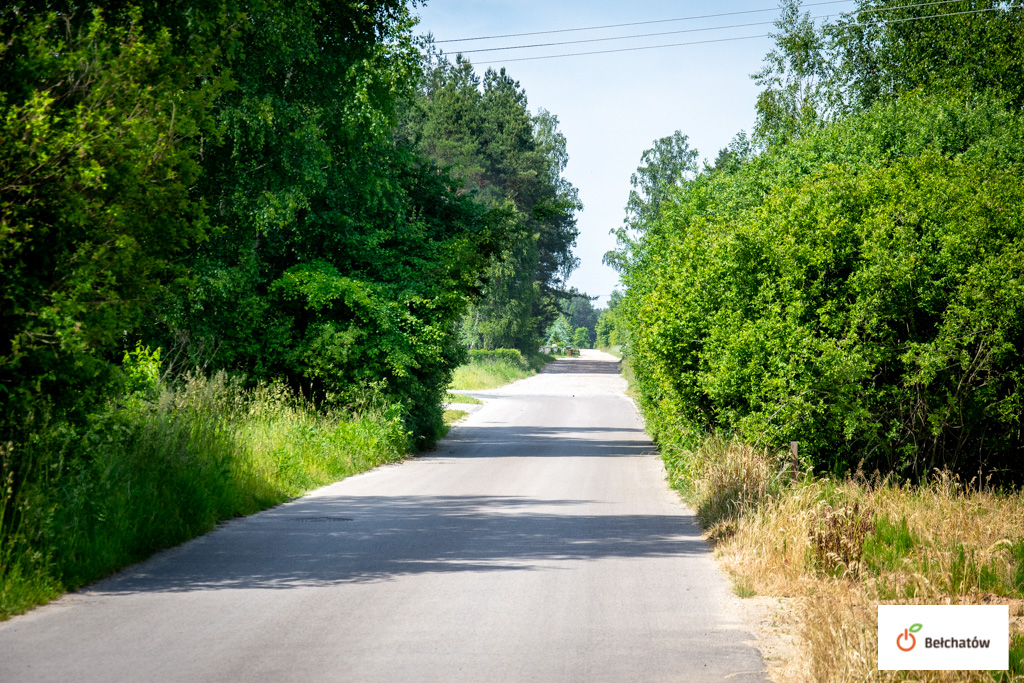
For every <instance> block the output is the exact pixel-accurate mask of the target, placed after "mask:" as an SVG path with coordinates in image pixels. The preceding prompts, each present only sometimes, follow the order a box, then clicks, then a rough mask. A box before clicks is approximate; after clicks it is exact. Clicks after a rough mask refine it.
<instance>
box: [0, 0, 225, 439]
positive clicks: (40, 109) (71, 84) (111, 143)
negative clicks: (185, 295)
mask: <svg viewBox="0 0 1024 683" xmlns="http://www.w3.org/2000/svg"><path fill="white" fill-rule="evenodd" d="M54 7H55V9H53V10H49V11H33V10H29V9H27V8H25V7H19V6H11V7H8V8H7V9H5V10H2V11H0V32H2V33H3V35H4V40H3V43H4V44H3V46H2V47H0V112H2V115H0V175H2V177H3V178H4V181H3V183H0V291H2V294H0V416H2V417H0V442H3V441H7V440H11V439H14V440H17V439H18V438H19V436H18V433H19V430H20V429H21V428H23V427H25V423H24V421H25V420H26V419H28V418H29V416H30V415H34V416H35V419H37V421H38V419H39V418H40V416H42V415H44V414H46V413H50V414H51V416H52V417H53V418H55V419H56V418H59V417H61V416H64V415H69V414H71V413H72V412H77V413H78V414H82V413H84V412H86V411H88V410H90V409H91V408H92V407H93V406H94V405H95V403H96V402H97V401H99V400H102V399H103V398H104V397H105V395H106V393H107V392H108V391H109V390H110V386H111V385H110V382H111V381H114V380H116V378H117V371H116V367H117V366H116V363H117V360H118V359H119V358H120V357H121V352H123V347H122V345H124V344H125V341H126V340H125V337H126V336H129V337H130V336H132V335H135V334H137V333H138V330H139V329H140V327H141V326H142V325H143V324H144V323H145V322H146V321H147V320H150V319H152V318H154V317H156V316H157V315H158V311H159V304H160V303H161V301H162V300H163V297H164V293H165V291H166V290H167V288H171V289H172V290H178V289H180V286H181V285H182V284H183V282H184V281H183V279H182V278H184V277H186V276H187V269H186V268H185V267H184V266H183V260H184V258H185V256H186V255H187V253H188V251H189V250H190V249H192V248H193V247H194V245H196V244H198V243H200V242H202V241H203V240H205V239H207V237H208V236H209V235H210V234H211V232H213V231H212V230H211V228H210V225H209V220H208V214H207V211H206V209H205V207H204V205H203V203H202V202H201V201H199V199H200V198H199V197H198V195H197V193H196V189H195V188H196V185H197V182H198V180H199V178H200V176H201V155H202V149H203V144H204V140H208V139H209V138H211V137H213V136H214V135H215V134H216V132H217V125H216V121H215V119H214V115H213V104H214V103H215V102H216V100H217V98H218V97H219V96H220V95H221V93H223V92H224V91H225V90H226V89H228V88H229V87H230V83H231V81H230V77H229V74H228V71H227V66H226V64H225V63H224V62H223V60H222V59H221V49H223V50H226V51H230V50H231V49H232V47H231V46H232V45H233V35H234V33H233V27H232V22H233V21H235V20H236V19H237V16H236V15H235V14H233V13H232V12H231V10H230V7H229V6H228V5H223V6H221V5H218V4H211V5H209V6H203V7H196V8H188V7H183V6H181V5H169V6H165V7H162V8H160V9H159V10H158V9H157V8H150V9H149V10H147V11H145V12H144V11H143V10H142V9H140V8H138V7H126V6H124V5H121V4H119V3H109V6H108V3H93V4H91V5H90V6H87V7H81V8H78V9H70V8H67V7H62V6H61V3H56V5H54ZM56 8H60V11H57V9H56ZM170 27H173V28H174V29H175V30H174V31H171V30H170Z"/></svg>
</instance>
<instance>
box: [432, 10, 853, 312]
mask: <svg viewBox="0 0 1024 683" xmlns="http://www.w3.org/2000/svg"><path fill="white" fill-rule="evenodd" d="M812 1H813V0H812ZM853 4H854V3H853V2H852V1H851V2H844V3H841V4H830V5H825V6H822V7H813V8H808V9H811V10H812V13H813V14H814V15H815V16H817V15H820V14H826V13H829V14H831V13H835V12H839V11H843V10H849V9H851V8H852V7H853ZM776 6H777V0H733V1H720V2H714V1H709V0H681V1H678V2H665V1H660V2H659V1H656V0H637V1H634V2H631V3H625V2H621V1H619V2H604V1H600V0H589V1H581V0H570V1H566V2H551V1H550V0H548V1H544V2H542V1H540V0H432V1H431V2H429V3H428V4H427V5H426V6H421V7H419V8H417V9H416V10H415V11H416V13H417V14H418V15H419V16H420V26H419V28H418V31H419V32H420V33H427V32H430V33H433V34H434V38H435V40H437V41H443V40H448V39H456V38H467V37H476V36H490V35H496V34H507V33H519V32H528V31H546V30H553V29H565V28H576V27H584V26H594V25H605V24H619V23H625V22H638V21H650V20H659V19H672V18H677V17H688V16H693V15H704V14H717V13H722V12H736V11H743V10H753V9H764V8H771V7H776ZM777 16H778V12H777V11H775V10H773V11H771V12H763V13H756V14H741V15H737V16H726V17H718V18H709V19H702V20H695V21H684V22H672V23H659V24H649V25H646V26H632V27H624V28H617V29H606V30H600V31H583V32H574V33H559V34H553V35H540V36H526V37H516V38H506V39H503V40H485V41H471V42H460V43H441V44H440V45H439V47H441V48H442V49H444V50H445V52H449V53H454V52H456V51H458V50H460V49H461V50H467V51H468V50H472V49H477V48H484V47H498V46H507V45H521V44H528V43H547V42H555V41H563V40H581V39H586V38H598V37H606V36H621V35H630V34H637V33H653V32H661V31H674V30H682V29H690V28H703V27H712V26H725V25H735V24H745V23H752V22H770V21H772V20H774V19H775V18H776V17H777ZM771 30H773V27H772V26H770V25H762V26H747V27H737V28H732V29H728V30H720V31H700V32H695V33H689V34H687V33H680V34H676V35H664V36H659V37H651V38H640V39H631V40H622V41H608V42H604V43H591V44H580V45H564V46H557V47H547V48H535V49H528V50H527V49H524V50H508V51H501V52H491V53H477V54H467V56H468V57H469V58H470V59H471V60H472V61H473V63H474V65H476V66H477V67H478V69H477V72H478V73H480V74H482V73H483V70H484V68H485V67H486V66H494V67H496V68H498V67H501V66H505V67H506V69H507V70H508V73H509V74H511V75H512V77H514V78H516V79H517V80H518V81H519V82H520V83H521V84H522V86H523V87H524V88H525V89H526V94H527V96H528V98H529V103H530V109H531V110H532V111H534V112H536V110H537V109H538V108H539V107H543V108H544V109H547V110H549V111H551V112H552V113H554V114H556V115H557V116H558V118H559V121H560V124H561V126H560V127H561V130H562V132H563V133H564V134H565V136H566V138H567V140H568V146H569V166H568V168H567V169H566V176H567V177H568V179H569V181H570V182H572V183H573V184H574V185H575V186H576V187H577V188H579V191H580V198H581V199H582V200H583V204H584V207H585V208H584V210H583V212H582V214H581V215H580V216H579V224H578V225H579V229H580V236H579V239H578V240H577V246H576V250H575V251H576V256H577V257H579V259H580V267H579V268H578V269H577V270H576V271H575V272H574V273H573V275H572V277H571V278H570V280H569V284H570V285H573V286H575V287H577V288H578V289H580V290H582V291H585V292H587V293H588V294H591V295H601V299H599V300H598V301H597V302H595V303H596V305H598V306H600V305H603V304H604V303H605V302H606V301H607V295H608V294H610V293H611V291H612V289H613V288H614V287H615V286H616V285H617V283H618V275H617V273H615V271H613V270H612V269H610V268H608V267H606V266H604V265H602V264H601V257H602V255H603V254H604V253H605V252H606V251H607V250H609V249H611V248H613V247H614V246H615V239H614V237H612V236H611V235H609V234H608V233H609V230H611V229H614V228H616V227H618V226H619V225H620V224H621V223H622V219H623V217H624V215H625V213H624V207H625V204H626V198H627V197H628V195H629V189H630V186H629V176H630V174H631V173H632V172H633V171H634V170H635V169H636V167H637V165H638V163H639V161H640V155H641V154H642V153H643V150H645V149H647V148H649V147H650V146H651V143H652V142H653V141H654V140H655V139H657V138H660V137H664V136H666V135H670V134H671V133H672V132H673V131H674V130H677V129H678V130H681V131H682V132H683V133H684V134H685V135H688V136H689V138H690V145H691V147H695V148H697V149H698V150H699V151H700V153H701V157H702V158H706V159H709V160H713V159H714V158H715V155H716V154H717V153H718V150H719V149H720V148H722V147H724V146H725V145H727V144H728V142H729V140H731V139H732V137H733V136H734V135H735V134H736V133H737V132H739V131H740V130H741V129H743V130H747V131H749V130H750V129H751V127H752V126H753V123H754V103H755V100H756V98H757V88H756V86H755V85H754V82H753V81H752V80H751V79H750V74H752V73H754V72H755V71H757V70H758V69H759V68H760V67H761V61H762V58H763V56H764V54H765V53H766V52H767V51H768V50H769V49H771V45H772V43H771V39H769V38H757V39H752V40H738V41H734V42H720V43H711V44H704V45H689V46H681V47H670V48H662V49H656V50H642V51H637V52H620V53H614V54H603V55H590V56H579V57H566V58H562V59H550V60H537V61H523V62H511V61H506V60H511V59H514V58H517V57H525V56H534V55H546V54H558V53H567V52H583V51H589V50H600V49H613V48H618V47H633V46H639V45H656V44H662V43H680V42H689V41H699V40H708V39H715V38H728V37H733V36H751V35H758V34H765V33H768V32H769V31H771Z"/></svg>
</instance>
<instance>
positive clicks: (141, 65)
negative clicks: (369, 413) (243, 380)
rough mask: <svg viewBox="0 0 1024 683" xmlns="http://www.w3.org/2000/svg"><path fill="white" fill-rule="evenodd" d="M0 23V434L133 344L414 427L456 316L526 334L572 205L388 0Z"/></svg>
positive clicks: (429, 426) (518, 129)
mask: <svg viewBox="0 0 1024 683" xmlns="http://www.w3.org/2000/svg"><path fill="white" fill-rule="evenodd" d="M0 22H2V23H0V31H2V33H3V36H4V41H3V48H2V50H3V51H2V53H0V59H2V62H0V93H2V100H0V102H2V106H3V110H4V114H5V116H4V119H3V122H2V124H0V125H2V126H3V130H2V131H0V146H2V147H0V164H3V177H4V184H3V187H2V188H0V212H2V213H0V221H2V222H0V225H2V229H3V241H2V246H0V249H2V252H0V266H2V267H0V278H2V279H3V280H2V291H3V299H2V304H0V305H2V311H0V320H2V323H0V324H2V325H3V331H2V332H3V333H2V335H0V343H2V348H0V414H2V415H3V416H4V417H3V418H2V419H3V424H2V431H3V438H4V439H5V440H8V439H12V438H14V437H15V436H16V435H17V433H18V430H20V429H23V428H24V427H25V424H26V420H29V421H31V420H33V419H39V418H40V416H41V415H42V414H44V413H46V414H49V415H62V416H63V415H71V414H74V413H76V412H81V411H83V410H84V411H87V410H88V407H89V406H90V405H93V404H94V403H95V402H96V401H98V400H102V398H103V397H104V396H107V395H110V394H111V393H112V392H113V393H116V392H117V391H118V383H119V382H120V381H121V378H120V377H119V365H120V362H119V361H120V359H121V355H122V354H123V353H124V351H125V350H130V349H132V348H134V347H135V345H136V342H139V341H141V342H143V343H144V344H146V345H149V346H151V347H152V348H156V347H162V348H163V349H164V359H165V361H167V362H168V363H169V364H170V366H171V369H172V370H178V371H185V370H191V369H194V368H197V367H199V368H203V369H204V370H206V371H213V370H217V369H225V370H229V371H232V372H241V373H245V375H246V377H247V378H248V379H249V380H250V381H257V380H268V381H269V380H273V379H283V380H285V381H286V383H287V384H288V385H289V386H291V387H292V388H294V389H295V390H297V391H301V392H303V393H304V394H306V395H308V396H311V397H315V398H316V399H317V400H327V401H330V402H333V403H336V404H340V405H348V406H351V407H359V406H360V405H362V404H364V403H365V402H366V401H367V400H368V399H367V397H368V396H372V397H373V400H375V401H384V402H388V403H396V404H401V405H403V406H404V407H405V409H406V413H407V415H408V419H409V424H410V428H411V429H412V431H413V432H414V434H415V436H416V438H418V439H420V440H424V441H426V442H429V440H430V439H431V438H432V435H433V433H434V432H435V431H436V427H437V425H438V424H439V419H440V417H439V416H440V408H439V405H440V400H439V399H440V394H441V391H442V390H443V388H444V387H445V386H446V384H447V382H448V380H449V379H450V374H451V371H452V368H453V367H455V366H456V365H457V364H458V363H459V362H461V361H462V360H463V359H464V351H463V348H462V347H463V344H462V340H461V339H460V338H459V337H458V336H456V335H455V334H454V333H453V331H454V330H455V329H456V326H460V327H461V329H462V330H464V332H463V335H462V336H463V337H472V336H474V335H475V336H476V340H477V345H480V346H486V347H488V348H493V347H495V346H510V347H517V348H521V349H522V350H524V351H529V350H530V346H531V343H532V344H533V345H534V346H535V345H536V341H537V340H538V339H539V338H540V336H541V335H542V333H543V331H544V329H545V328H546V326H547V324H549V323H550V322H551V320H553V319H554V317H555V315H556V312H557V311H556V307H555V305H554V303H555V301H556V297H557V296H558V294H559V287H560V285H561V284H562V281H563V280H564V277H565V276H567V275H568V272H569V271H570V270H571V269H572V267H573V266H574V265H575V261H574V259H573V257H572V254H571V247H572V245H573V243H574V241H575V237H576V230H575V219H574V213H575V212H576V211H577V210H578V209H579V202H578V200H577V199H576V193H575V190H574V189H573V188H572V187H571V186H570V185H568V183H567V182H566V181H565V180H564V179H563V178H562V177H561V171H562V169H563V168H564V166H565V163H566V153H565V140H564V137H562V136H561V134H560V133H559V132H558V129H557V119H556V118H555V117H554V116H553V115H551V114H549V113H547V112H545V111H543V110H541V112H540V113H539V114H538V115H536V116H534V115H532V114H531V113H530V112H529V111H528V110H527V107H526V104H527V102H526V96H525V93H524V92H523V90H522V88H521V87H520V86H519V85H518V84H517V83H516V82H515V81H514V80H512V79H511V78H510V77H509V76H507V75H506V74H505V73H504V72H501V73H496V72H494V71H488V72H487V73H486V74H485V76H484V78H483V79H482V83H481V79H479V78H478V77H477V76H476V75H475V74H474V72H473V69H472V67H471V66H470V65H469V64H468V62H465V61H462V60H460V61H458V62H457V63H456V64H454V65H453V64H450V63H449V62H448V61H447V60H446V59H444V58H442V57H440V56H438V55H437V54H436V53H434V54H432V55H431V57H429V58H425V57H424V56H423V54H422V52H421V50H420V46H419V45H418V43H417V39H416V38H414V36H413V34H412V32H411V31H412V27H413V25H414V20H413V18H412V17H411V16H410V14H409V10H408V8H407V7H406V4H405V3H404V2H402V1H399V0H385V1H382V2H372V3H370V4H366V3H347V2H343V3H320V2H308V3H301V4H299V5H294V4H288V5H283V4H275V3H274V2H257V3H244V4H235V3H233V2H222V1H219V0H218V1H212V2H170V3H159V4H157V3H148V4H147V3H142V4H140V5H137V6H136V5H124V4H122V3H116V2H115V3H103V2H96V3H91V4H89V5H86V6H79V5H73V4H69V5H66V6H64V5H61V3H57V4H56V5H54V4H52V3H47V4H42V5H39V6H37V5H34V4H33V3H15V4H13V5H11V6H8V8H7V9H6V10H4V12H3V14H2V15H0ZM482 293H485V294H486V296H483V297H481V294H482ZM470 305H472V306H473V308H472V309H469V308H468V307H469V306H470ZM474 326H475V327H474ZM470 330H472V332H471V331H470Z"/></svg>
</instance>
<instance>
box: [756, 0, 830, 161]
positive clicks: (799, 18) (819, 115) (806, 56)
mask: <svg viewBox="0 0 1024 683" xmlns="http://www.w3.org/2000/svg"><path fill="white" fill-rule="evenodd" d="M801 4H802V3H801V0H783V2H782V7H781V13H780V15H779V18H778V19H777V20H776V22H775V27H776V28H777V29H778V31H779V33H773V34H771V35H772V37H773V38H774V39H775V48H774V49H772V50H771V51H770V52H769V53H768V54H767V55H766V56H765V65H764V67H763V68H762V69H761V70H760V71H758V72H757V73H756V74H754V75H753V76H752V78H753V79H754V82H755V83H757V85H759V86H761V87H762V88H764V89H763V90H762V91H761V92H760V94H759V95H758V97H757V123H756V124H755V125H754V137H755V139H756V140H758V141H759V142H760V143H761V144H784V143H785V142H787V141H788V140H790V139H792V138H794V137H796V136H798V135H799V134H800V132H801V131H802V130H804V129H806V128H808V127H809V126H813V125H815V124H816V123H818V122H819V121H820V120H822V119H823V118H825V117H826V116H827V111H828V102H827V96H828V94H829V92H830V90H829V89H828V87H827V78H828V77H827V63H826V57H825V55H824V54H823V50H824V46H823V37H822V35H821V32H820V31H818V30H817V29H816V28H815V26H814V21H813V20H812V19H811V17H810V14H809V13H807V12H805V13H803V14H801V13H800V6H801Z"/></svg>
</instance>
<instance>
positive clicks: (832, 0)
mask: <svg viewBox="0 0 1024 683" xmlns="http://www.w3.org/2000/svg"><path fill="white" fill-rule="evenodd" d="M844 2H853V0H827V1H826V2H809V3H807V4H806V5H804V7H816V6H818V5H837V4H840V3H844ZM778 9H779V8H778V7H766V8H764V9H748V10H740V11H736V12H719V13H717V14H700V15H695V16H692V17H677V18H675V19H652V20H650V21H631V22H628V23H625V24H606V25H604V26H583V27H580V28H559V29H553V30H550V31H529V32H527V33H506V34H504V35H498V36H477V37H475V38H451V39H449V40H435V41H434V42H435V43H438V44H440V43H464V42H466V41H469V40H495V39H497V38H521V37H523V36H541V35H547V34H551V33H571V32H574V31H597V30H600V29H605V28H622V27H624V26H644V25H649V24H667V23H671V22H674V21H693V20H694V19H714V18H716V17H732V16H736V15H739V14H757V13H759V12H776V11H778Z"/></svg>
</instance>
